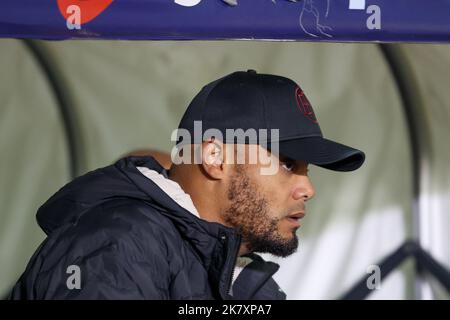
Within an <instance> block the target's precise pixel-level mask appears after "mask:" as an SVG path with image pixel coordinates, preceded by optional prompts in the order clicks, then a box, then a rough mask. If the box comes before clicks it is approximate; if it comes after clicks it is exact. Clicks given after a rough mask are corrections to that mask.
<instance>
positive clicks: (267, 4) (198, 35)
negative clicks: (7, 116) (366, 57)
mask: <svg viewBox="0 0 450 320" xmlns="http://www.w3.org/2000/svg"><path fill="white" fill-rule="evenodd" d="M0 37H3V38H32V39H51V40H63V39H72V38H77V39H128V40H213V39H270V40H302V41H336V42H347V41H362V42H378V41H380V42H450V0H297V1H293V0H291V1H289V0H0Z"/></svg>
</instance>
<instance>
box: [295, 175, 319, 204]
mask: <svg viewBox="0 0 450 320" xmlns="http://www.w3.org/2000/svg"><path fill="white" fill-rule="evenodd" d="M315 194H316V190H315V189H314V186H313V184H312V182H311V180H310V179H309V177H307V176H301V177H299V181H298V182H297V183H296V185H295V186H294V189H293V191H292V198H294V200H300V199H303V201H308V200H309V199H312V198H313V197H314V196H315Z"/></svg>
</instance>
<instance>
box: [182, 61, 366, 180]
mask: <svg viewBox="0 0 450 320" xmlns="http://www.w3.org/2000/svg"><path fill="white" fill-rule="evenodd" d="M194 121H201V124H202V131H203V132H205V131H206V130H208V129H217V130H219V131H220V132H221V133H222V136H223V139H224V141H223V142H224V143H236V141H235V140H233V141H227V135H226V130H227V129H233V130H236V129H242V130H244V131H246V130H248V129H254V130H256V131H258V130H259V129H266V131H267V133H268V136H267V138H268V140H270V139H271V131H270V129H278V130H279V153H280V154H281V155H283V156H285V157H288V158H291V159H294V160H303V161H306V162H307V163H311V164H314V165H317V166H320V167H323V168H326V169H330V170H334V171H353V170H356V169H358V168H359V167H360V166H361V165H362V164H363V162H364V159H365V155H364V153H363V152H362V151H360V150H357V149H354V148H351V147H349V146H346V145H344V144H341V143H338V142H335V141H332V140H328V139H325V138H324V137H323V135H322V131H321V129H320V126H319V122H318V121H317V118H316V116H315V114H314V110H313V108H312V106H311V104H310V103H309V101H308V99H307V98H306V95H305V94H304V92H303V90H302V89H301V88H300V86H299V85H297V84H296V83H295V82H294V81H292V80H291V79H288V78H285V77H281V76H277V75H271V74H259V73H257V72H256V71H254V70H248V71H238V72H234V73H231V74H229V75H227V76H225V77H223V78H220V79H218V80H215V81H213V82H211V83H209V84H207V85H206V86H204V87H203V88H202V90H201V91H200V92H199V93H198V94H197V95H196V96H195V97H194V99H193V100H192V102H191V103H190V104H189V106H188V108H187V110H186V112H185V113H184V115H183V117H182V119H181V122H180V124H179V126H178V128H179V129H186V130H188V132H190V133H191V134H194ZM178 142H179V141H178ZM259 142H260V141H259ZM246 143H247V142H246ZM264 146H265V147H266V148H267V149H270V146H267V144H266V145H264Z"/></svg>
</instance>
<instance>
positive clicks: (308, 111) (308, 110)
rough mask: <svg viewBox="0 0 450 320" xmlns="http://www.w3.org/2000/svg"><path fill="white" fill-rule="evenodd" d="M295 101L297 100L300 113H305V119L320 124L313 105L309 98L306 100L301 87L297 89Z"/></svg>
mask: <svg viewBox="0 0 450 320" xmlns="http://www.w3.org/2000/svg"><path fill="white" fill-rule="evenodd" d="M295 99H296V100H297V106H298V108H299V109H300V111H301V112H302V113H303V115H304V116H305V117H307V118H308V119H309V120H311V121H312V122H313V123H316V124H318V122H317V119H316V115H315V114H314V110H313V108H312V107H311V104H310V103H309V101H308V98H306V96H305V94H304V93H303V91H302V89H300V88H299V87H297V89H295Z"/></svg>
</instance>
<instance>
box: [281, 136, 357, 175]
mask: <svg viewBox="0 0 450 320" xmlns="http://www.w3.org/2000/svg"><path fill="white" fill-rule="evenodd" d="M279 153H280V154H281V155H283V156H286V157H288V158H291V159H294V160H303V161H306V162H308V163H311V164H314V165H317V166H319V167H322V168H325V169H329V170H334V171H353V170H356V169H358V168H359V167H361V165H362V164H363V163H364V160H365V154H364V152H362V151H360V150H357V149H354V148H351V147H349V146H346V145H343V144H340V143H338V142H334V141H331V140H328V139H325V138H322V137H307V138H298V139H293V140H287V141H280V144H279Z"/></svg>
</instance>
